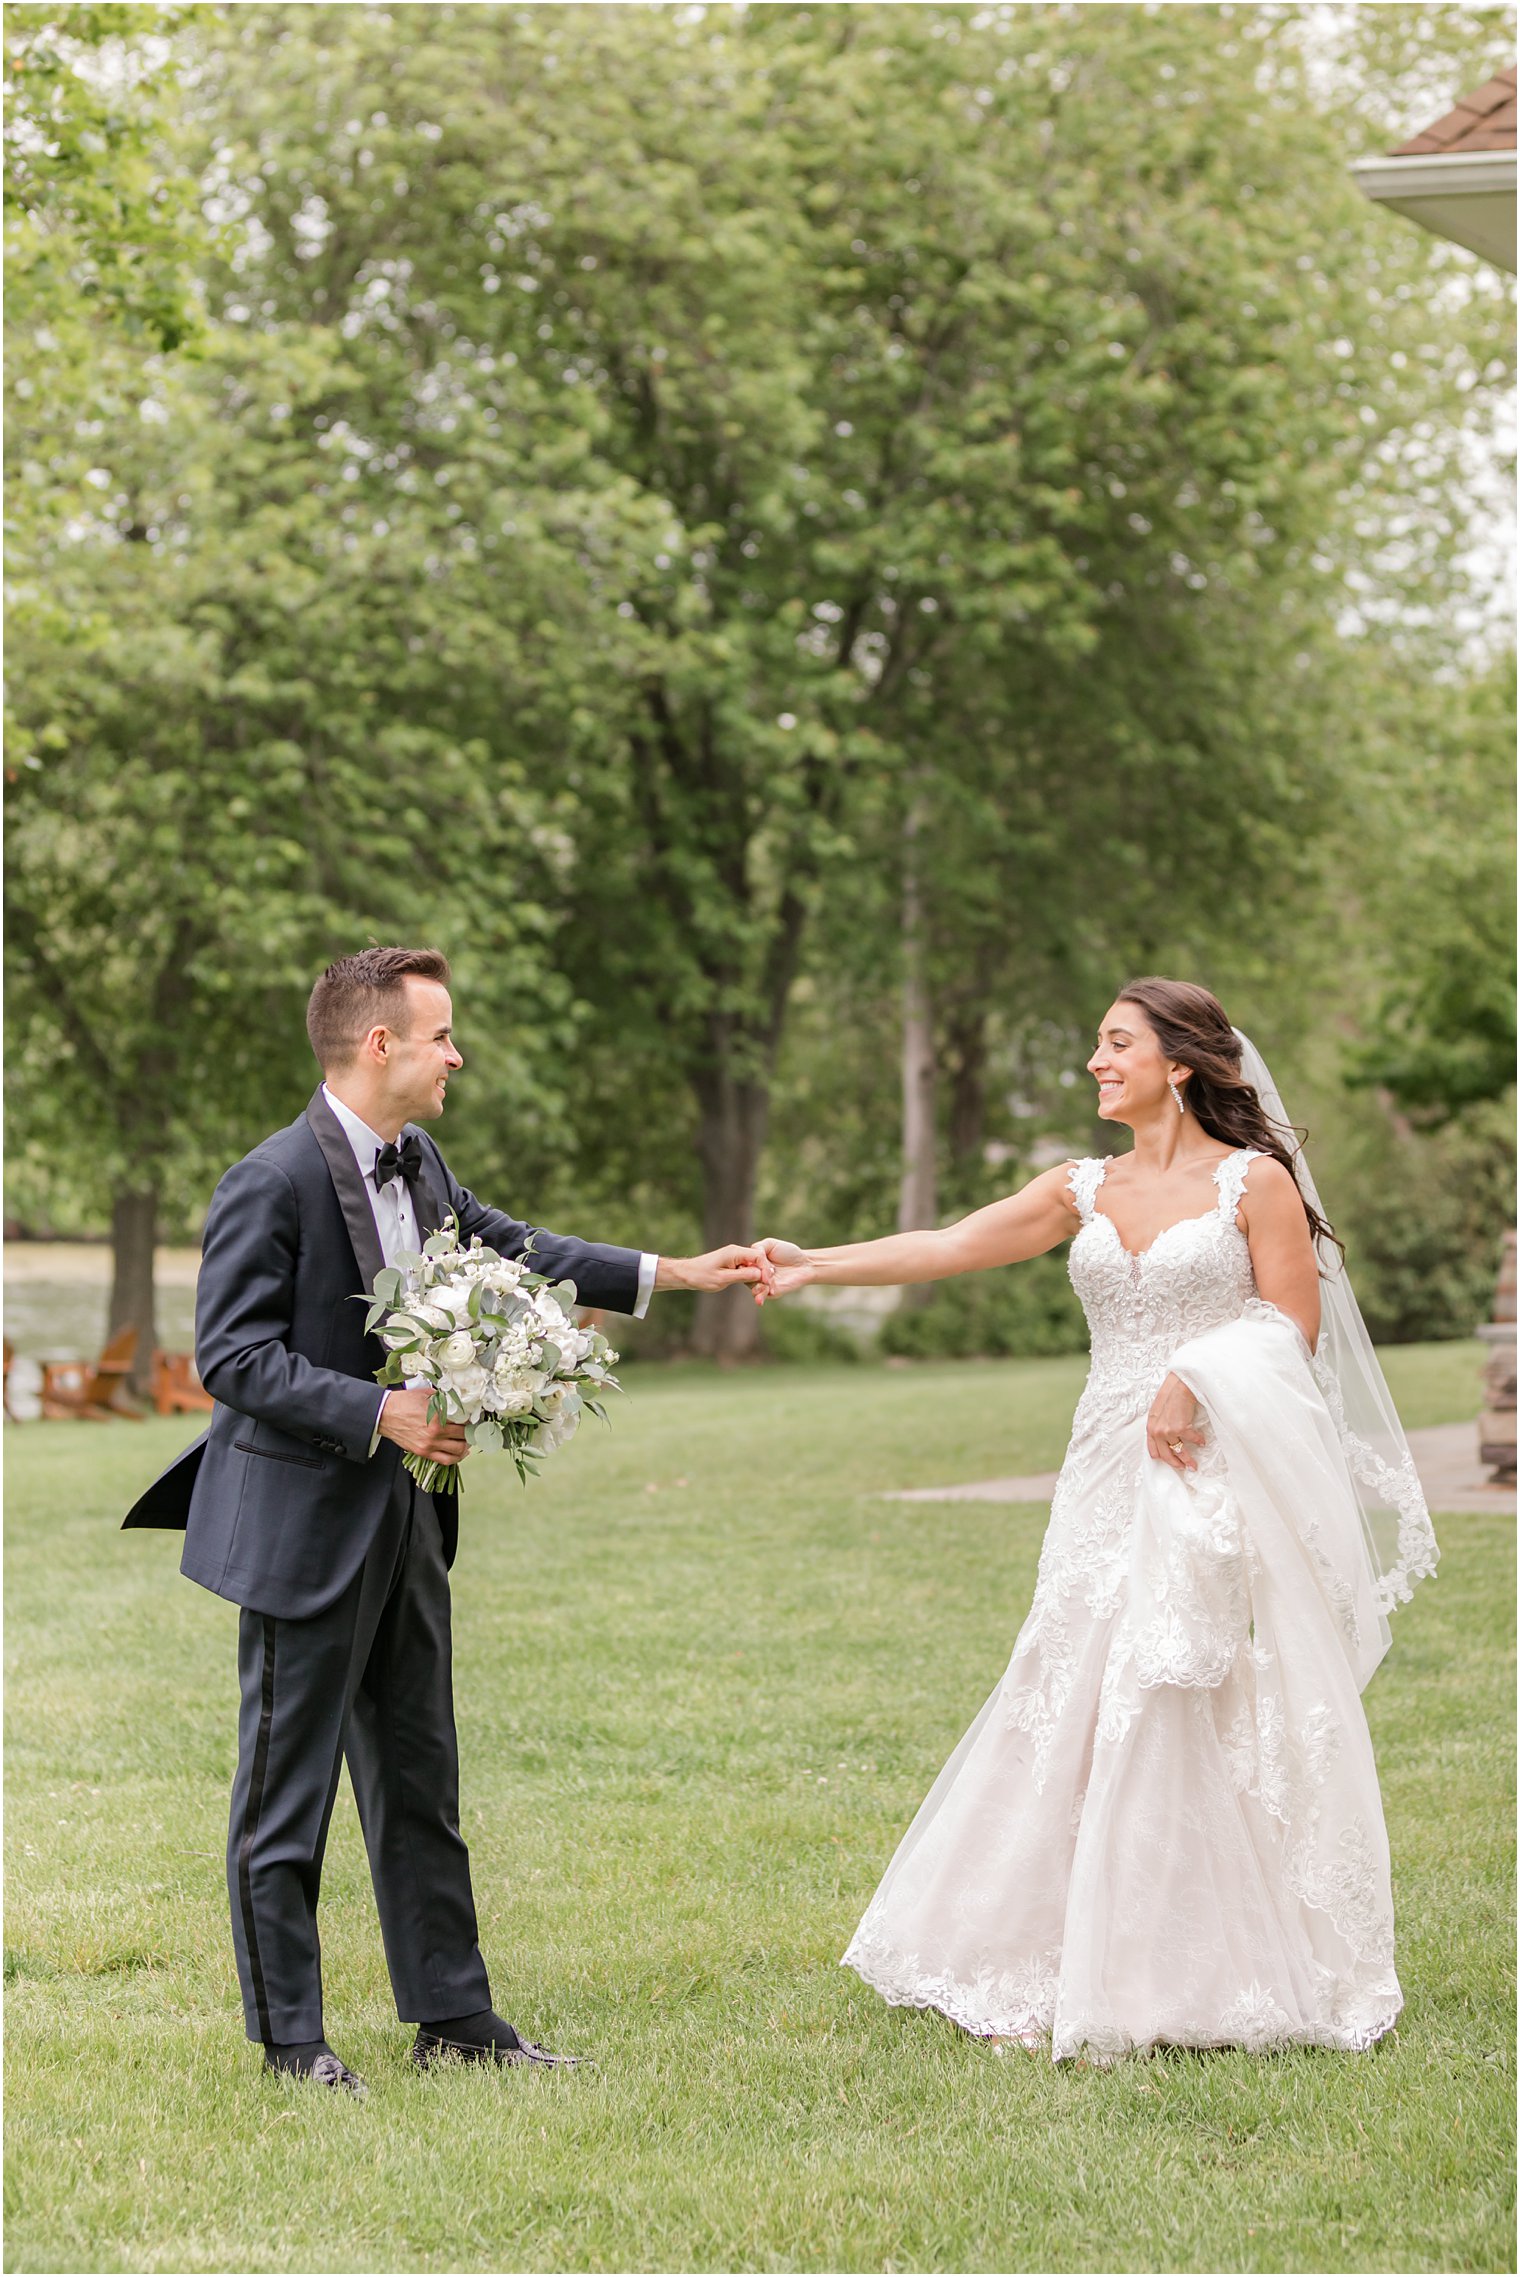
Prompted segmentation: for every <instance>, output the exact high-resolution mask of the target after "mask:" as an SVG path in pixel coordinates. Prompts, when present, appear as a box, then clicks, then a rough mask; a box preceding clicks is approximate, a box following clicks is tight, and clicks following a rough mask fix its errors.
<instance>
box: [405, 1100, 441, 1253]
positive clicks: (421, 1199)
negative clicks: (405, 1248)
mask: <svg viewBox="0 0 1520 2277" xmlns="http://www.w3.org/2000/svg"><path fill="white" fill-rule="evenodd" d="M406 1128H407V1130H408V1131H411V1130H414V1129H415V1128H416V1126H415V1125H414V1124H412V1123H408V1124H407V1126H406ZM418 1136H419V1137H421V1133H420V1132H418ZM412 1208H413V1209H414V1210H415V1211H416V1213H417V1230H418V1232H419V1233H420V1234H421V1236H422V1238H423V1240H424V1241H426V1240H427V1238H428V1236H429V1234H433V1233H436V1232H437V1231H438V1228H439V1227H440V1226H441V1225H442V1223H443V1203H442V1201H441V1200H440V1198H439V1194H438V1186H437V1182H436V1179H435V1177H434V1173H433V1162H432V1156H431V1155H430V1153H429V1151H428V1145H427V1142H426V1141H425V1140H424V1142H423V1148H422V1168H421V1169H420V1170H419V1172H418V1173H417V1183H416V1185H415V1186H414V1187H413V1188H412Z"/></svg>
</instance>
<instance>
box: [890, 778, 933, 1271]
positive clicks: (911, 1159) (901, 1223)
mask: <svg viewBox="0 0 1520 2277" xmlns="http://www.w3.org/2000/svg"><path fill="white" fill-rule="evenodd" d="M924 819H925V817H924V808H923V803H922V801H921V800H920V799H917V798H915V800H914V801H913V803H912V804H911V806H910V807H909V809H908V816H907V820H906V822H905V823H904V825H903V873H902V964H903V983H902V988H903V994H902V1185H901V1187H900V1189H899V1192H898V1201H897V1230H898V1232H899V1233H915V1232H918V1231H920V1230H922V1229H923V1228H925V1227H929V1226H934V1225H937V1224H938V1222H939V1195H938V1186H937V1181H936V1177H935V1169H936V1163H935V1154H936V1133H935V1112H934V1105H935V1102H934V1008H933V1005H932V1003H931V1002H930V997H929V969H928V965H929V959H928V944H927V942H926V940H925V938H924V905H923V881H922V877H921V874H920V866H919V839H920V836H921V834H922V831H923V827H924ZM928 1295H929V1289H928V1287H927V1286H925V1287H923V1288H911V1289H907V1290H905V1291H904V1292H903V1302H904V1303H905V1304H922V1303H923V1302H924V1300H925V1299H926V1298H927V1296H928Z"/></svg>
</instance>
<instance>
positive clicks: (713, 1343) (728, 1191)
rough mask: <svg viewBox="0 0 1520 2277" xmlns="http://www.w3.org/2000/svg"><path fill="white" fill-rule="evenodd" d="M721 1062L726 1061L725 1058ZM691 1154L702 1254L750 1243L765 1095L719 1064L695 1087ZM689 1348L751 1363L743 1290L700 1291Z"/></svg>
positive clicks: (748, 1308) (752, 1342) (754, 1323)
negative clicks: (696, 1161)
mask: <svg viewBox="0 0 1520 2277" xmlns="http://www.w3.org/2000/svg"><path fill="white" fill-rule="evenodd" d="M724 1056H726V1055H724ZM697 1098H698V1102H699V1105H700V1109H701V1114H700V1119H699V1122H698V1126H697V1152H698V1155H699V1156H700V1158H701V1163H702V1247H703V1248H704V1249H718V1248H721V1246H722V1245H723V1243H725V1242H728V1241H753V1239H754V1237H755V1180H756V1177H757V1175H758V1173H759V1169H760V1155H761V1152H762V1150H763V1148H764V1145H765V1130H766V1122H767V1119H768V1116H769V1112H770V1089H769V1086H768V1085H767V1084H766V1083H764V1082H762V1081H751V1082H740V1081H739V1080H737V1079H736V1078H735V1076H734V1075H733V1074H732V1073H731V1072H730V1070H729V1069H728V1068H727V1067H725V1066H724V1065H723V1064H722V1058H720V1059H719V1061H718V1064H717V1066H716V1067H715V1068H714V1070H713V1072H712V1074H711V1075H710V1076H705V1077H703V1078H701V1079H699V1080H698V1083H697ZM692 1349H693V1350H694V1351H696V1352H698V1353H700V1354H701V1355H702V1357H703V1358H704V1359H709V1360H722V1361H725V1362H730V1363H732V1362H734V1361H739V1360H752V1359H753V1358H754V1357H755V1355H756V1353H757V1352H758V1351H759V1349H760V1308H759V1306H758V1305H757V1304H756V1303H755V1300H754V1298H753V1297H752V1296H751V1295H750V1293H749V1290H748V1289H747V1288H743V1289H724V1290H704V1291H703V1293H702V1294H701V1295H700V1296H699V1297H698V1298H697V1311H696V1320H695V1323H694V1325H693V1328H692Z"/></svg>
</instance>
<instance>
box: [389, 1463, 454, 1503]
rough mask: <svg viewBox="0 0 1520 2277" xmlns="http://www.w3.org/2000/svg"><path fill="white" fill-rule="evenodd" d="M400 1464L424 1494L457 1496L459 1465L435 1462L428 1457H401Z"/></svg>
mask: <svg viewBox="0 0 1520 2277" xmlns="http://www.w3.org/2000/svg"><path fill="white" fill-rule="evenodd" d="M401 1460H402V1463H403V1465H404V1467H405V1468H406V1469H407V1470H409V1471H410V1472H411V1474H412V1476H413V1478H414V1479H415V1480H416V1481H417V1484H418V1485H419V1486H420V1487H421V1488H422V1491H423V1492H424V1494H457V1493H458V1492H459V1465H458V1464H457V1463H439V1462H435V1461H434V1460H433V1458H432V1457H431V1456H430V1455H403V1456H402V1458H401Z"/></svg>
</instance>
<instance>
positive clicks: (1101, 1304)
mask: <svg viewBox="0 0 1520 2277" xmlns="http://www.w3.org/2000/svg"><path fill="white" fill-rule="evenodd" d="M1088 1068H1089V1072H1090V1073H1091V1074H1092V1075H1094V1076H1095V1077H1096V1079H1097V1084H1098V1114H1099V1116H1100V1117H1101V1118H1102V1120H1103V1121H1105V1122H1109V1123H1126V1124H1128V1125H1129V1127H1130V1129H1131V1131H1132V1132H1133V1133H1134V1145H1133V1147H1132V1149H1131V1150H1130V1152H1129V1153H1127V1154H1123V1155H1118V1156H1115V1155H1109V1156H1106V1157H1103V1158H1098V1159H1093V1160H1088V1161H1080V1162H1069V1163H1067V1164H1065V1165H1064V1166H1062V1167H1058V1168H1056V1169H1054V1170H1049V1171H1046V1172H1045V1173H1044V1174H1043V1175H1042V1176H1040V1177H1038V1178H1035V1179H1033V1180H1032V1181H1031V1182H1030V1184H1029V1185H1027V1186H1025V1187H1024V1188H1023V1189H1022V1190H1021V1191H1020V1192H1019V1193H1017V1194H1014V1195H1012V1196H1010V1197H1009V1198H1008V1199H1007V1200H1006V1201H1001V1202H994V1203H992V1204H991V1205H990V1206H989V1207H988V1208H986V1209H983V1210H978V1211H976V1212H974V1213H973V1214H972V1215H971V1216H970V1217H967V1218H964V1219H962V1220H961V1222H960V1223H959V1224H957V1225H952V1226H948V1227H946V1228H945V1229H944V1230H943V1231H941V1232H934V1233H906V1234H898V1235H894V1236H891V1237H889V1238H888V1239H886V1240H882V1241H865V1242H854V1243H850V1244H848V1245H847V1246H845V1247H843V1248H839V1249H820V1250H807V1251H805V1250H801V1249H798V1248H796V1247H795V1246H794V1245H792V1244H791V1243H788V1242H781V1241H767V1242H764V1243H762V1244H761V1245H760V1247H761V1249H762V1250H763V1252H764V1253H765V1254H766V1256H767V1257H768V1258H769V1260H770V1277H769V1281H768V1283H766V1284H762V1286H761V1287H760V1288H759V1289H757V1292H756V1294H757V1298H758V1299H759V1301H762V1302H763V1301H764V1300H765V1298H766V1297H768V1296H782V1295H786V1294H787V1293H789V1292H790V1291H792V1290H794V1289H799V1288H802V1287H804V1286H805V1285H806V1284H808V1283H809V1282H815V1281H816V1282H827V1283H833V1284H840V1283H844V1284H847V1285H853V1286H881V1285H885V1284H896V1283H905V1282H922V1281H936V1280H941V1279H944V1278H946V1277H948V1276H950V1275H952V1274H957V1273H968V1272H976V1271H979V1270H981V1269H982V1268H984V1267H987V1266H993V1265H1008V1264H1012V1263H1014V1262H1015V1261H1016V1260H1018V1259H1021V1258H1026V1257H1034V1256H1038V1255H1039V1254H1040V1253H1041V1252H1042V1251H1044V1250H1048V1249H1053V1248H1054V1247H1055V1246H1056V1244H1057V1243H1058V1242H1061V1241H1065V1240H1067V1239H1068V1238H1070V1241H1071V1251H1070V1273H1071V1278H1072V1281H1073V1283H1074V1285H1075V1287H1076V1290H1077V1293H1078V1295H1079V1296H1080V1298H1081V1300H1082V1304H1083V1308H1084V1310H1085V1312H1086V1314H1087V1321H1088V1327H1089V1330H1090V1333H1091V1339H1092V1365H1091V1372H1090V1374H1089V1377H1088V1381H1087V1387H1086V1389H1085V1391H1084V1392H1083V1394H1082V1398H1081V1401H1080V1403H1079V1405H1078V1408H1077V1412H1076V1418H1075V1421H1074V1424H1073V1428H1072V1437H1071V1444H1070V1447H1069V1449H1068V1451H1067V1455H1066V1460H1065V1463H1064V1464H1063V1466H1062V1470H1061V1475H1060V1478H1059V1480H1058V1482H1057V1485H1056V1490H1055V1498H1054V1500H1053V1502H1052V1505H1051V1512H1050V1525H1049V1528H1048V1530H1047V1532H1046V1536H1045V1542H1044V1547H1043V1549H1042V1551H1041V1555H1040V1566H1039V1578H1038V1581H1037V1583H1036V1586H1035V1594H1034V1603H1033V1605H1032V1606H1031V1608H1030V1612H1029V1617H1028V1619H1027V1620H1026V1621H1025V1623H1024V1626H1023V1628H1022V1629H1021V1630H1020V1632H1019V1636H1018V1639H1017V1642H1016V1643H1015V1645H1014V1650H1013V1658H1012V1660H1011V1661H1010V1663H1009V1666H1008V1670H1007V1673H1006V1674H1005V1676H1004V1677H1003V1679H1002V1681H1001V1683H1000V1684H999V1685H998V1687H997V1689H996V1691H995V1692H994V1693H993V1695H992V1697H991V1699H990V1700H989V1701H988V1702H987V1704H986V1705H985V1707H984V1708H983V1709H982V1711H981V1714H980V1715H979V1716H978V1717H977V1719H976V1721H975V1723H974V1724H973V1725H972V1726H971V1729H970V1730H969V1731H968V1732H967V1734H966V1736H965V1738H964V1739H963V1740H962V1741H961V1743H960V1745H959V1747H958V1748H957V1749H956V1751H955V1753H954V1754H953V1755H952V1757H951V1758H950V1761H949V1762H948V1763H947V1764H946V1766H945V1768H944V1770H943V1771H942V1772H941V1773H940V1776H939V1778H938V1780H937V1781H936V1782H935V1784H934V1787H933V1788H932V1790H931V1791H930V1793H929V1795H928V1797H927V1799H926V1800H925V1802H924V1803H923V1805H922V1807H921V1808H920V1810H919V1812H918V1815H917V1817H916V1818H915V1819H914V1821H913V1823H912V1825H911V1826H910V1828H909V1829H908V1832H907V1833H906V1835H905V1836H904V1837H903V1840H902V1842H901V1844H900V1846H899V1848H898V1851H897V1854H896V1856H895V1857H894V1858H893V1860H892V1863H891V1865H890V1866H889V1867H888V1869H887V1872H886V1875H885V1877H884V1879H883V1881H882V1883H881V1886H880V1888H879V1889H878V1890H877V1892H876V1895H875V1896H874V1897H873V1898H872V1900H871V1903H870V1905H869V1906H868V1907H867V1909H866V1913H865V1917H864V1919H863V1920H862V1921H861V1924H860V1926H859V1928H858V1929H857V1930H856V1932H855V1935H854V1937H853V1938H852V1939H851V1942H850V1946H849V1949H848V1951H847V1952H846V1954H845V1956H844V1959H845V1961H846V1963H847V1964H848V1965H849V1966H850V1967H852V1968H854V1969H856V1970H858V1972H859V1973H860V1975H861V1976H862V1977H863V1978H864V1979H865V1981H866V1982H867V1983H868V1984H870V1985H873V1986H874V1987H875V1988H876V1990H877V1991H878V1992H880V1993H881V1994H882V1995H883V1996H884V1997H885V1998H886V1999H887V2000H889V2001H892V2002H895V2003H900V2004H905V2005H911V2006H914V2007H922V2008H936V2009H939V2010H940V2011H942V2012H943V2014H945V2015H946V2016H948V2017H951V2018H952V2019H953V2020H954V2021H955V2022H956V2023H957V2024H959V2025H962V2026H964V2028H965V2029H966V2030H967V2031H968V2032H973V2033H976V2034H979V2035H982V2036H984V2037H988V2038H993V2039H998V2040H1014V2041H1019V2042H1022V2043H1024V2044H1025V2045H1027V2046H1031V2047H1045V2046H1047V2045H1048V2047H1049V2048H1050V2051H1051V2053H1052V2055H1054V2056H1055V2057H1057V2058H1061V2057H1068V2056H1075V2055H1077V2054H1079V2053H1085V2054H1086V2055H1088V2056H1089V2057H1093V2058H1096V2059H1099V2060H1104V2059H1108V2058H1112V2057H1114V2056H1117V2055H1120V2054H1123V2053H1125V2052H1126V2051H1129V2050H1131V2049H1137V2048H1145V2047H1150V2046H1155V2045H1158V2044H1170V2045H1178V2046H1186V2047H1219V2046H1239V2047H1245V2048H1252V2049H1262V2048H1268V2047H1275V2046H1280V2045H1283V2044H1285V2043H1290V2042H1302V2043H1307V2044H1310V2045H1314V2046H1320V2047H1336V2048H1366V2047H1369V2046H1370V2045H1371V2044H1372V2042H1373V2041H1374V2040H1376V2039H1378V2038H1379V2037H1380V2035H1381V2034H1383V2033H1384V2032H1386V2031H1387V2030H1388V2029H1389V2027H1390V2025H1391V2024H1392V2023H1393V2022H1394V2020H1395V2018H1396V2017H1397V2015H1398V2013H1399V2009H1400V2007H1401V2005H1402V1995H1401V1993H1400V1991H1399V1985H1398V1979H1397V1977H1396V1976H1395V1974H1394V1964H1393V1905H1392V1898H1391V1894H1390V1887H1389V1867H1388V1838H1387V1834H1386V1831H1385V1829H1384V1824H1383V1811H1382V1803H1381V1798H1380V1796H1379V1793H1378V1783H1377V1773H1376V1770H1375V1768H1374V1764H1373V1759H1372V1747H1371V1742H1370V1739H1369V1736H1368V1731H1367V1722H1366V1718H1365V1716H1364V1714H1363V1711H1362V1704H1361V1699H1360V1692H1361V1689H1362V1687H1363V1686H1364V1685H1365V1684H1366V1683H1367V1680H1368V1679H1369V1677H1370V1676H1371V1675H1372V1672H1373V1670H1374V1669H1375V1668H1376V1667H1377V1665H1378V1662H1379V1661H1380V1660H1381V1658H1382V1656H1383V1654H1384V1652H1385V1651H1386V1649H1387V1646H1388V1642H1389V1630H1388V1621H1387V1615H1388V1612H1389V1610H1390V1609H1391V1607H1392V1606H1393V1605H1394V1603H1395V1602H1397V1601H1398V1600H1400V1599H1402V1598H1406V1597H1408V1596H1409V1594H1410V1591H1411V1589H1412V1587H1413V1584H1414V1582H1415V1581H1416V1580H1417V1579H1419V1578H1420V1577H1421V1576H1422V1575H1424V1574H1428V1573H1430V1572H1432V1571H1433V1570H1434V1567H1435V1562H1436V1545H1435V1538H1434V1536H1433V1534H1432V1532H1431V1527H1430V1519H1429V1516H1428V1514H1427V1512H1426V1508H1425V1502H1424V1498H1423V1496H1422V1494H1421V1491H1420V1486H1419V1481H1418V1479H1417V1477H1416V1475H1415V1471H1414V1465H1413V1462H1412V1460H1411V1458H1410V1455H1409V1449H1408V1445H1407V1443H1406V1441H1405V1439H1404V1435H1403V1432H1402V1430H1401V1428H1400V1425H1399V1422H1398V1417H1397V1415H1396V1413H1395V1411H1394V1409H1393V1405H1392V1402H1391V1400H1390V1398H1389V1396H1388V1391H1387V1386H1386V1385H1385V1383H1384V1381H1383V1377H1382V1372H1381V1370H1380V1369H1379V1367H1378V1364H1377V1361H1376V1358H1375V1357H1374V1355H1373V1351H1372V1347H1371V1344H1370V1342H1369V1341H1368V1339H1367V1334H1366V1330H1365V1328H1364V1327H1363V1326H1362V1321H1361V1315H1360V1313H1359V1312H1358V1310H1357V1308H1356V1304H1355V1300H1354V1299H1353V1297H1352V1295H1351V1292H1350V1287H1349V1284H1348V1283H1347V1280H1346V1277H1345V1273H1344V1268H1343V1265H1342V1261H1341V1255H1340V1250H1339V1244H1338V1243H1337V1242H1336V1240H1335V1236H1334V1234H1333V1233H1332V1231H1331V1229H1330V1227H1329V1225H1328V1223H1327V1222H1326V1220H1325V1217H1324V1215H1323V1214H1322V1212H1321V1209H1320V1206H1319V1198H1318V1196H1317V1194H1316V1192H1315V1190H1314V1186H1313V1182H1312V1180H1311V1179H1310V1178H1309V1175H1308V1170H1307V1166H1306V1164H1305V1161H1304V1157H1303V1153H1302V1151H1301V1149H1300V1148H1299V1146H1298V1144H1297V1142H1296V1138H1295V1135H1294V1132H1293V1130H1292V1127H1291V1126H1290V1125H1289V1123H1288V1121H1287V1118H1286V1115H1285V1113H1284V1111H1283V1106H1282V1102H1281V1100H1280V1099H1279V1097H1278V1095H1277V1092H1276V1090H1275V1088H1274V1087H1273V1085H1272V1081H1271V1077H1270V1076H1269V1075H1268V1073H1267V1070H1266V1068H1265V1066H1264V1064H1263V1063H1262V1061H1261V1059H1260V1056H1259V1054H1257V1053H1256V1052H1255V1050H1254V1048H1253V1047H1252V1046H1251V1044H1250V1043H1249V1042H1248V1041H1247V1039H1246V1038H1245V1037H1243V1036H1241V1035H1240V1034H1239V1032H1238V1031H1237V1030H1235V1029H1233V1028H1232V1027H1231V1025H1230V1023H1229V1021H1228V1019H1227V1018H1226V1017H1225V1014H1224V1011H1223V1009H1222V1007H1221V1006H1220V1004H1219V1003H1218V1001H1217V1000H1216V999H1215V998H1214V997H1213V996H1211V995H1210V994H1209V992H1208V990H1207V989H1204V988H1199V987H1195V986H1192V985H1191V984H1189V983H1186V982H1180V981H1168V980H1157V979H1147V980H1138V981H1134V982H1132V983H1131V984H1130V985H1129V986H1128V987H1126V988H1125V989H1124V990H1123V992H1122V993H1121V995H1120V996H1119V998H1118V1000H1117V1002H1116V1003H1114V1004H1113V1005H1112V1006H1111V1008H1110V1010H1109V1012H1108V1014H1107V1016H1106V1018H1105V1019H1104V1021H1103V1024H1102V1026H1101V1028H1100V1029H1099V1031H1098V1046H1097V1050H1096V1051H1095V1052H1094V1053H1093V1056H1092V1058H1091V1060H1090V1061H1089V1062H1088Z"/></svg>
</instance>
